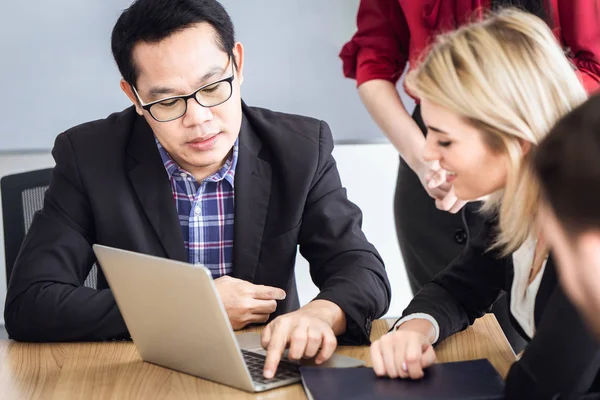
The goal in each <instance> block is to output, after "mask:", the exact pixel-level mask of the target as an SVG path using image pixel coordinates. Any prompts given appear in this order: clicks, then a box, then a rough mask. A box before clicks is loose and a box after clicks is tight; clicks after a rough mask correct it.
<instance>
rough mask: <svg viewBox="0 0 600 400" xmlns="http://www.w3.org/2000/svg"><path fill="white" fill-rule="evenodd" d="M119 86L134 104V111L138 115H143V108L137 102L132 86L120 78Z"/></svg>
mask: <svg viewBox="0 0 600 400" xmlns="http://www.w3.org/2000/svg"><path fill="white" fill-rule="evenodd" d="M120 86H121V90H122V91H123V92H124V93H125V94H126V95H127V97H129V100H131V102H132V103H133V105H134V106H135V111H136V112H137V113H138V114H139V115H144V109H143V108H142V106H141V104H140V103H139V101H138V99H137V97H136V96H135V93H133V88H132V87H131V85H130V84H129V83H127V82H126V81H125V80H124V79H121V82H120Z"/></svg>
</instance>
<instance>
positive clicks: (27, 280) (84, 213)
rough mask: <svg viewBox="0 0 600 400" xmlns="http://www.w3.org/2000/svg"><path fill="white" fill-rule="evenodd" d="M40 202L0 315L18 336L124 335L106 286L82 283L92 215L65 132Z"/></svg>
mask: <svg viewBox="0 0 600 400" xmlns="http://www.w3.org/2000/svg"><path fill="white" fill-rule="evenodd" d="M52 155H53V157H54V159H55V161H56V166H55V168H54V171H53V174H52V179H51V183H50V187H49V189H48V191H47V192H46V195H45V199H44V206H43V208H42V210H41V211H39V212H37V213H36V214H35V216H34V218H33V222H32V224H31V227H30V229H29V231H28V233H27V235H26V237H25V240H24V242H23V245H22V247H21V251H20V253H19V256H18V258H17V260H16V262H15V266H14V269H13V272H12V275H11V277H10V282H9V285H8V291H7V298H6V307H5V310H4V318H5V322H6V330H7V331H8V333H9V335H10V337H11V338H12V339H15V340H20V341H33V342H48V341H88V340H105V339H113V338H121V337H127V336H128V333H127V328H126V326H125V322H124V321H123V319H122V317H121V315H120V313H119V310H118V308H117V305H116V303H115V300H114V298H113V295H112V293H111V291H110V290H109V289H103V290H95V289H91V288H87V287H84V286H83V282H84V281H85V278H86V277H87V275H88V273H89V271H90V269H91V267H92V265H93V264H94V262H95V257H94V254H93V251H92V248H91V243H93V242H94V239H95V238H94V221H93V216H92V210H91V207H90V202H89V201H88V198H87V195H86V191H85V189H84V187H83V184H82V182H81V180H80V178H79V171H78V165H77V160H76V154H75V152H74V151H73V148H72V146H71V142H70V140H69V137H68V136H67V135H66V134H62V135H60V136H59V137H58V138H57V139H56V142H55V146H54V149H53V151H52Z"/></svg>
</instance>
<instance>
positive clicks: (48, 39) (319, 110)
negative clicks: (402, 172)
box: [0, 0, 408, 151]
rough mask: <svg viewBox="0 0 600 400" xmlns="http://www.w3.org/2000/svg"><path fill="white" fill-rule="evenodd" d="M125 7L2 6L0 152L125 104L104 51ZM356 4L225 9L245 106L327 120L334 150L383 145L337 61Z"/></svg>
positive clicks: (120, 3) (292, 0)
mask: <svg viewBox="0 0 600 400" xmlns="http://www.w3.org/2000/svg"><path fill="white" fill-rule="evenodd" d="M130 2H131V1H130V0H85V1H82V0H54V1H42V0H29V1H11V2H5V4H3V7H2V12H1V13H0V37H2V38H3V39H2V40H1V41H0V79H1V85H0V87H1V88H2V90H3V93H2V96H0V102H1V107H2V108H1V109H2V110H3V111H4V115H3V117H2V118H0V151H23V150H48V149H50V148H52V145H53V142H54V139H55V137H56V136H57V135H58V134H59V133H61V132H63V131H64V130H66V129H68V128H70V127H72V126H74V125H77V124H80V123H83V122H86V121H90V120H94V119H99V118H105V117H106V116H108V115H109V114H110V113H112V112H115V111H119V110H121V109H123V108H125V107H128V106H129V105H130V102H129V100H128V99H127V97H126V96H125V94H123V93H122V92H121V90H120V88H119V79H120V75H119V72H118V69H117V67H116V65H115V63H114V61H113V58H112V55H111V51H110V33H111V31H112V28H113V25H114V23H115V21H116V20H117V18H118V16H119V15H120V13H121V11H122V10H123V9H125V8H127V7H128V6H129V4H130ZM358 3H359V0H223V1H222V4H223V5H224V6H225V7H226V9H227V11H228V12H229V14H230V15H231V17H232V20H233V23H234V26H235V28H236V38H237V40H238V41H240V42H242V44H243V45H244V47H245V49H246V53H245V54H246V60H245V70H244V84H243V85H242V97H243V99H244V100H245V101H246V102H247V103H248V104H249V105H255V106H261V107H266V108H270V109H273V110H276V111H283V112H289V113H296V114H303V115H308V116H312V117H315V118H320V119H323V120H325V121H327V122H328V123H329V124H330V126H331V128H332V131H333V135H334V138H335V140H336V142H338V143H371V142H381V141H385V138H384V136H383V134H382V133H381V132H380V130H379V129H378V128H377V127H376V126H375V124H374V123H373V122H372V120H371V118H370V117H369V115H368V113H367V112H366V110H365V109H364V107H363V105H362V103H361V102H360V99H359V97H358V93H357V91H356V86H355V85H356V84H355V81H354V80H350V79H346V78H344V77H343V74H342V64H341V60H340V59H339V57H338V54H339V52H340V49H341V47H342V46H343V44H344V43H345V42H346V41H348V40H349V39H350V37H351V36H352V34H353V33H354V32H355V30H356V11H357V9H358ZM402 95H403V96H404V99H405V100H408V99H407V98H406V96H405V95H404V94H402Z"/></svg>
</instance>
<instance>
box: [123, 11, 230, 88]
mask: <svg viewBox="0 0 600 400" xmlns="http://www.w3.org/2000/svg"><path fill="white" fill-rule="evenodd" d="M201 22H206V23H209V24H210V25H211V26H212V27H213V28H214V30H215V31H216V36H217V45H218V46H219V48H220V49H221V50H223V52H225V53H227V54H228V55H229V56H230V57H231V58H232V59H233V62H234V65H235V59H234V58H233V46H234V45H235V31H234V28H233V23H232V22H231V18H230V17H229V14H228V13H227V11H226V10H225V8H224V7H223V6H222V5H221V4H220V3H219V2H218V1H216V0H135V1H134V2H133V3H132V4H131V6H129V8H127V9H126V10H125V11H123V13H122V14H121V16H120V17H119V19H118V20H117V23H116V24H115V26H114V28H113V31H112V38H111V47H112V53H113V57H114V59H115V62H116V63H117V67H118V68H119V71H120V72H121V76H122V77H123V79H124V80H125V81H126V82H128V83H129V84H130V85H133V86H135V83H136V81H137V78H138V73H139V71H138V70H137V68H136V66H135V64H134V62H133V56H132V55H133V48H134V46H135V45H136V44H137V43H139V42H146V43H157V42H160V41H161V40H163V39H165V38H167V37H168V36H170V35H172V34H174V33H177V32H179V31H182V30H183V29H185V28H188V27H190V26H191V25H194V24H198V23H201ZM235 67H236V68H237V65H235Z"/></svg>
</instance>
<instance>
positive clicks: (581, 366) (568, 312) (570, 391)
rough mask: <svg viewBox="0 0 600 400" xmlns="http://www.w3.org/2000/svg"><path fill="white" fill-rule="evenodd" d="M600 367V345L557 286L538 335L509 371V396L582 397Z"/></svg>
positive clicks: (507, 391) (527, 397)
mask: <svg viewBox="0 0 600 400" xmlns="http://www.w3.org/2000/svg"><path fill="white" fill-rule="evenodd" d="M599 369H600V346H599V345H598V343H597V342H596V341H595V340H594V338H593V336H592V335H591V334H590V333H589V332H588V330H587V328H586V326H585V324H584V322H583V321H582V320H581V318H580V317H579V316H578V314H577V312H576V310H575V309H574V307H573V306H572V305H571V304H570V302H569V301H568V300H567V299H566V298H565V296H564V294H563V292H562V290H561V289H560V287H559V286H557V287H556V289H555V291H554V293H552V295H551V296H550V298H549V300H548V303H547V305H546V307H545V311H544V315H543V316H542V318H541V320H540V323H539V325H538V327H537V330H536V334H535V337H534V338H533V340H532V341H531V342H530V343H529V345H528V346H527V348H526V349H525V351H524V352H523V356H522V357H521V359H520V360H519V361H517V362H515V363H514V364H513V366H512V367H511V369H510V371H509V373H508V377H507V378H506V394H507V398H509V399H513V398H515V399H516V398H518V399H553V398H560V399H572V398H580V397H579V396H578V395H581V394H585V393H587V392H588V391H589V390H590V386H591V385H592V383H593V381H594V380H595V378H596V375H597V374H598V370H599ZM559 394H560V396H557V395H559Z"/></svg>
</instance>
